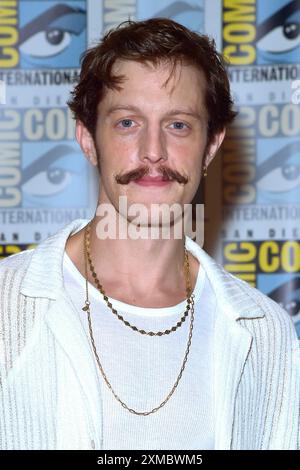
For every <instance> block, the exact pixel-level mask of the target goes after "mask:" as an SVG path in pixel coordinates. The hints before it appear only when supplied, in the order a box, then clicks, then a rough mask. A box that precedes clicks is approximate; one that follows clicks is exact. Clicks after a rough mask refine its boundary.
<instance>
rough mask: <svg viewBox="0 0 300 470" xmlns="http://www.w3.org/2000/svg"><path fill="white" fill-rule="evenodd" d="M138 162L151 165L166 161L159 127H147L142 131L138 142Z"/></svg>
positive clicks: (161, 132) (163, 139)
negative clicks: (145, 162)
mask: <svg viewBox="0 0 300 470" xmlns="http://www.w3.org/2000/svg"><path fill="white" fill-rule="evenodd" d="M139 156H140V160H142V161H143V162H144V161H145V160H148V162H151V163H157V162H161V161H162V160H167V158H168V156H167V147H166V141H165V136H164V134H163V131H162V129H161V128H160V127H159V126H148V127H147V128H145V129H144V132H143V134H142V136H141V142H140V152H139Z"/></svg>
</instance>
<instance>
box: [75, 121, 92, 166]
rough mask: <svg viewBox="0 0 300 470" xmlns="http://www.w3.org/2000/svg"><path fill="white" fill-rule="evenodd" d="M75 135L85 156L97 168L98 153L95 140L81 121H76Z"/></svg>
mask: <svg viewBox="0 0 300 470" xmlns="http://www.w3.org/2000/svg"><path fill="white" fill-rule="evenodd" d="M75 135H76V139H77V142H78V143H79V145H80V147H81V150H82V151H83V153H84V156H85V157H86V158H87V159H88V161H89V162H90V163H91V164H92V165H94V166H96V165H97V152H96V148H95V144H94V139H93V137H92V136H91V134H90V132H89V131H88V130H87V128H86V127H85V125H84V124H83V123H82V122H81V121H76V128H75Z"/></svg>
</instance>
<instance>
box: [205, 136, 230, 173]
mask: <svg viewBox="0 0 300 470" xmlns="http://www.w3.org/2000/svg"><path fill="white" fill-rule="evenodd" d="M225 134H226V129H225V128H224V129H223V130H222V131H220V132H218V133H217V134H215V136H214V137H213V140H212V141H211V142H210V144H209V146H208V147H207V151H206V155H205V158H204V162H203V163H204V164H205V166H206V168H207V167H208V165H209V164H210V162H211V161H212V160H213V159H214V157H215V156H216V154H217V152H218V150H219V148H220V146H221V144H222V142H223V140H224V137H225Z"/></svg>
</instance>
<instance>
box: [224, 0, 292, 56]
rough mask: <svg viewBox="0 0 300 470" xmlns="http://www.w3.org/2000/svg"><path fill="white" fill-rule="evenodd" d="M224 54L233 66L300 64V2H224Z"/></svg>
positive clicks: (232, 0) (283, 0)
mask: <svg viewBox="0 0 300 470" xmlns="http://www.w3.org/2000/svg"><path fill="white" fill-rule="evenodd" d="M223 52H224V55H225V56H226V57H227V58H228V60H229V62H230V63H231V65H251V64H273V63H275V64H280V63H298V62H299V52H300V0H292V1H291V0H277V1H273V2H271V1H266V0H256V1H255V0H248V1H247V0H246V1H243V2H239V1H236V0H226V1H223Z"/></svg>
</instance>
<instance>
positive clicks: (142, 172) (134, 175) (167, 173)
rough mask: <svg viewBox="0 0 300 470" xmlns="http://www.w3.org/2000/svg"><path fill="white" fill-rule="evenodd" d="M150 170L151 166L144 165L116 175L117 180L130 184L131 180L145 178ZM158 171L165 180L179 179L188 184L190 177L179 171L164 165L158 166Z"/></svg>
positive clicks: (178, 180)
mask: <svg viewBox="0 0 300 470" xmlns="http://www.w3.org/2000/svg"><path fill="white" fill-rule="evenodd" d="M149 172H150V168H147V167H142V168H137V169H136V170H132V171H129V172H128V173H125V174H124V175H116V176H115V180H116V182H117V183H118V184H128V183H130V181H135V180H138V179H140V178H143V177H144V176H146V175H147V174H148V173H149ZM158 172H159V174H160V175H161V176H162V178H163V179H164V180H171V181H172V180H173V181H177V182H178V183H180V184H187V182H188V178H187V177H186V176H183V175H181V174H180V173H179V172H178V171H176V170H172V169H171V168H166V167H164V166H160V167H158Z"/></svg>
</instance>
